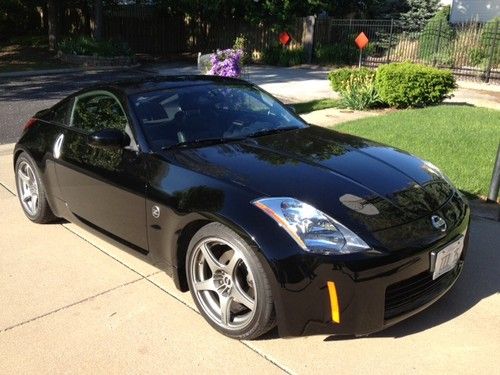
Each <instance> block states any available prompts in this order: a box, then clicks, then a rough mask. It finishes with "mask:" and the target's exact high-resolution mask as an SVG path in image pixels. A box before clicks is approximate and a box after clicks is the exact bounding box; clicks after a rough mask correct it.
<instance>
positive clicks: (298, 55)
mask: <svg viewBox="0 0 500 375" xmlns="http://www.w3.org/2000/svg"><path fill="white" fill-rule="evenodd" d="M262 61H263V62H264V63H266V64H269V65H279V66H294V65H300V64H303V63H305V61H306V56H305V53H304V49H303V48H302V47H299V48H284V47H282V46H280V45H273V46H270V47H268V48H266V49H265V50H264V53H263V56H262Z"/></svg>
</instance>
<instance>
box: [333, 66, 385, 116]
mask: <svg viewBox="0 0 500 375" xmlns="http://www.w3.org/2000/svg"><path fill="white" fill-rule="evenodd" d="M340 96H341V105H342V106H345V107H347V108H351V109H357V110H363V109H367V108H372V107H375V106H378V105H380V104H381V101H380V98H379V95H378V92H377V89H376V88H375V77H374V75H367V74H366V75H361V74H360V75H355V74H353V75H351V76H350V77H349V79H348V80H347V81H346V82H344V84H343V86H342V88H341V90H340Z"/></svg>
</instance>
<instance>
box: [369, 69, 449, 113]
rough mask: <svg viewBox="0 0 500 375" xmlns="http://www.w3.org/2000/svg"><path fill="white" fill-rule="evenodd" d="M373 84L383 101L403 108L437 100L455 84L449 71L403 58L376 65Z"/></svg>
mask: <svg viewBox="0 0 500 375" xmlns="http://www.w3.org/2000/svg"><path fill="white" fill-rule="evenodd" d="M375 87H376V89H377V91H378V93H379V95H380V99H381V100H382V101H383V102H384V103H387V104H389V105H390V106H393V107H397V108H406V107H424V106H426V105H431V104H437V103H440V102H442V101H443V100H444V99H445V98H446V97H448V96H449V94H450V93H451V92H452V91H453V89H454V88H455V87H456V84H455V78H454V77H453V74H452V73H451V72H450V71H447V70H441V69H436V68H432V67H429V66H425V65H420V64H413V63H410V62H405V63H392V64H387V65H381V66H379V67H378V69H377V75H376V80H375Z"/></svg>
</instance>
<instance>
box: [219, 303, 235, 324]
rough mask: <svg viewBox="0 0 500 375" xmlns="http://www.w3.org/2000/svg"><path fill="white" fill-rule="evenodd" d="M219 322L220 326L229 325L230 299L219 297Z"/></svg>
mask: <svg viewBox="0 0 500 375" xmlns="http://www.w3.org/2000/svg"><path fill="white" fill-rule="evenodd" d="M219 298H220V320H221V322H222V324H224V325H228V324H229V323H231V303H232V302H233V298H232V297H223V296H220V297H219Z"/></svg>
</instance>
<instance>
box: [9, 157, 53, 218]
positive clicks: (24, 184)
mask: <svg viewBox="0 0 500 375" xmlns="http://www.w3.org/2000/svg"><path fill="white" fill-rule="evenodd" d="M15 173H16V187H17V196H18V197H19V202H20V203H21V207H22V208H23V211H24V213H25V214H26V216H27V217H28V219H30V220H31V221H33V222H35V223H48V222H50V221H53V220H54V219H55V216H54V214H53V213H52V210H51V209H50V207H49V203H48V202H47V197H46V193H45V187H44V186H43V183H42V180H41V179H40V173H39V171H38V168H37V167H36V165H35V162H34V161H33V159H32V158H31V157H30V156H29V155H28V154H26V153H25V152H23V153H22V154H21V155H19V157H18V158H17V160H16V169H15Z"/></svg>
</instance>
